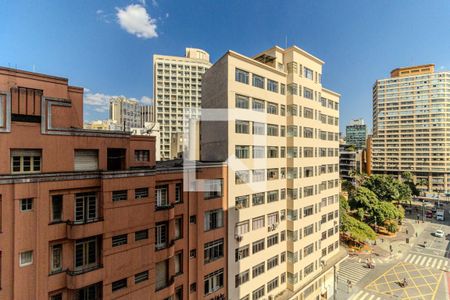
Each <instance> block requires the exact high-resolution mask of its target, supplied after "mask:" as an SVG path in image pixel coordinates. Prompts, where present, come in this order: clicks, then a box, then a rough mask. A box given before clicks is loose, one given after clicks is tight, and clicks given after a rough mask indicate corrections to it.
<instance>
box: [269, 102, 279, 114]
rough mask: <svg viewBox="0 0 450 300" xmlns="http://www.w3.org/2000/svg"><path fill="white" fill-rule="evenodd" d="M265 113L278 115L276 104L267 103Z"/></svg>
mask: <svg viewBox="0 0 450 300" xmlns="http://www.w3.org/2000/svg"><path fill="white" fill-rule="evenodd" d="M267 113H268V114H272V115H277V114H278V104H276V103H272V102H267Z"/></svg>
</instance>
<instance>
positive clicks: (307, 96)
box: [303, 88, 313, 100]
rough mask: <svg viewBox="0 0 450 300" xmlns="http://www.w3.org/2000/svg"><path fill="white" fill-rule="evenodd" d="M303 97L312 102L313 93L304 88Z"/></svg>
mask: <svg viewBox="0 0 450 300" xmlns="http://www.w3.org/2000/svg"><path fill="white" fill-rule="evenodd" d="M303 97H305V98H306V99H310V100H313V91H312V90H311V89H308V88H304V89H303Z"/></svg>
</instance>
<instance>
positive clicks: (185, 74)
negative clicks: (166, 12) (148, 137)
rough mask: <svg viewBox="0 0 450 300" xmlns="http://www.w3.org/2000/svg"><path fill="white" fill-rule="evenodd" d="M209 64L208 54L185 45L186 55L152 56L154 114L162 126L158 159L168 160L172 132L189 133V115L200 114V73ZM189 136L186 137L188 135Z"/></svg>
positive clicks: (203, 71) (197, 115)
mask: <svg viewBox="0 0 450 300" xmlns="http://www.w3.org/2000/svg"><path fill="white" fill-rule="evenodd" d="M210 66H211V63H210V61H209V54H208V53H207V52H205V51H203V50H201V49H194V48H186V55H185V57H178V56H167V55H154V56H153V99H154V109H155V113H154V117H155V121H156V122H157V123H159V124H160V129H161V143H160V144H161V150H160V151H161V159H163V160H164V159H171V158H173V157H172V154H173V153H177V151H171V140H172V136H173V134H175V136H178V133H184V134H188V127H189V118H198V117H199V116H200V104H201V86H202V83H201V81H202V75H203V73H205V71H206V70H207V69H208V68H209V67H210ZM187 137H188V135H187V136H186V137H185V138H187Z"/></svg>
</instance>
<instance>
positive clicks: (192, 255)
mask: <svg viewBox="0 0 450 300" xmlns="http://www.w3.org/2000/svg"><path fill="white" fill-rule="evenodd" d="M196 257H197V249H191V250H190V251H189V258H196Z"/></svg>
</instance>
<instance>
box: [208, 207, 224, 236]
mask: <svg viewBox="0 0 450 300" xmlns="http://www.w3.org/2000/svg"><path fill="white" fill-rule="evenodd" d="M204 221H205V222H204V223H205V224H204V229H205V231H208V230H212V229H216V228H220V227H223V210H222V209H215V210H210V211H207V212H205V220H204Z"/></svg>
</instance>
